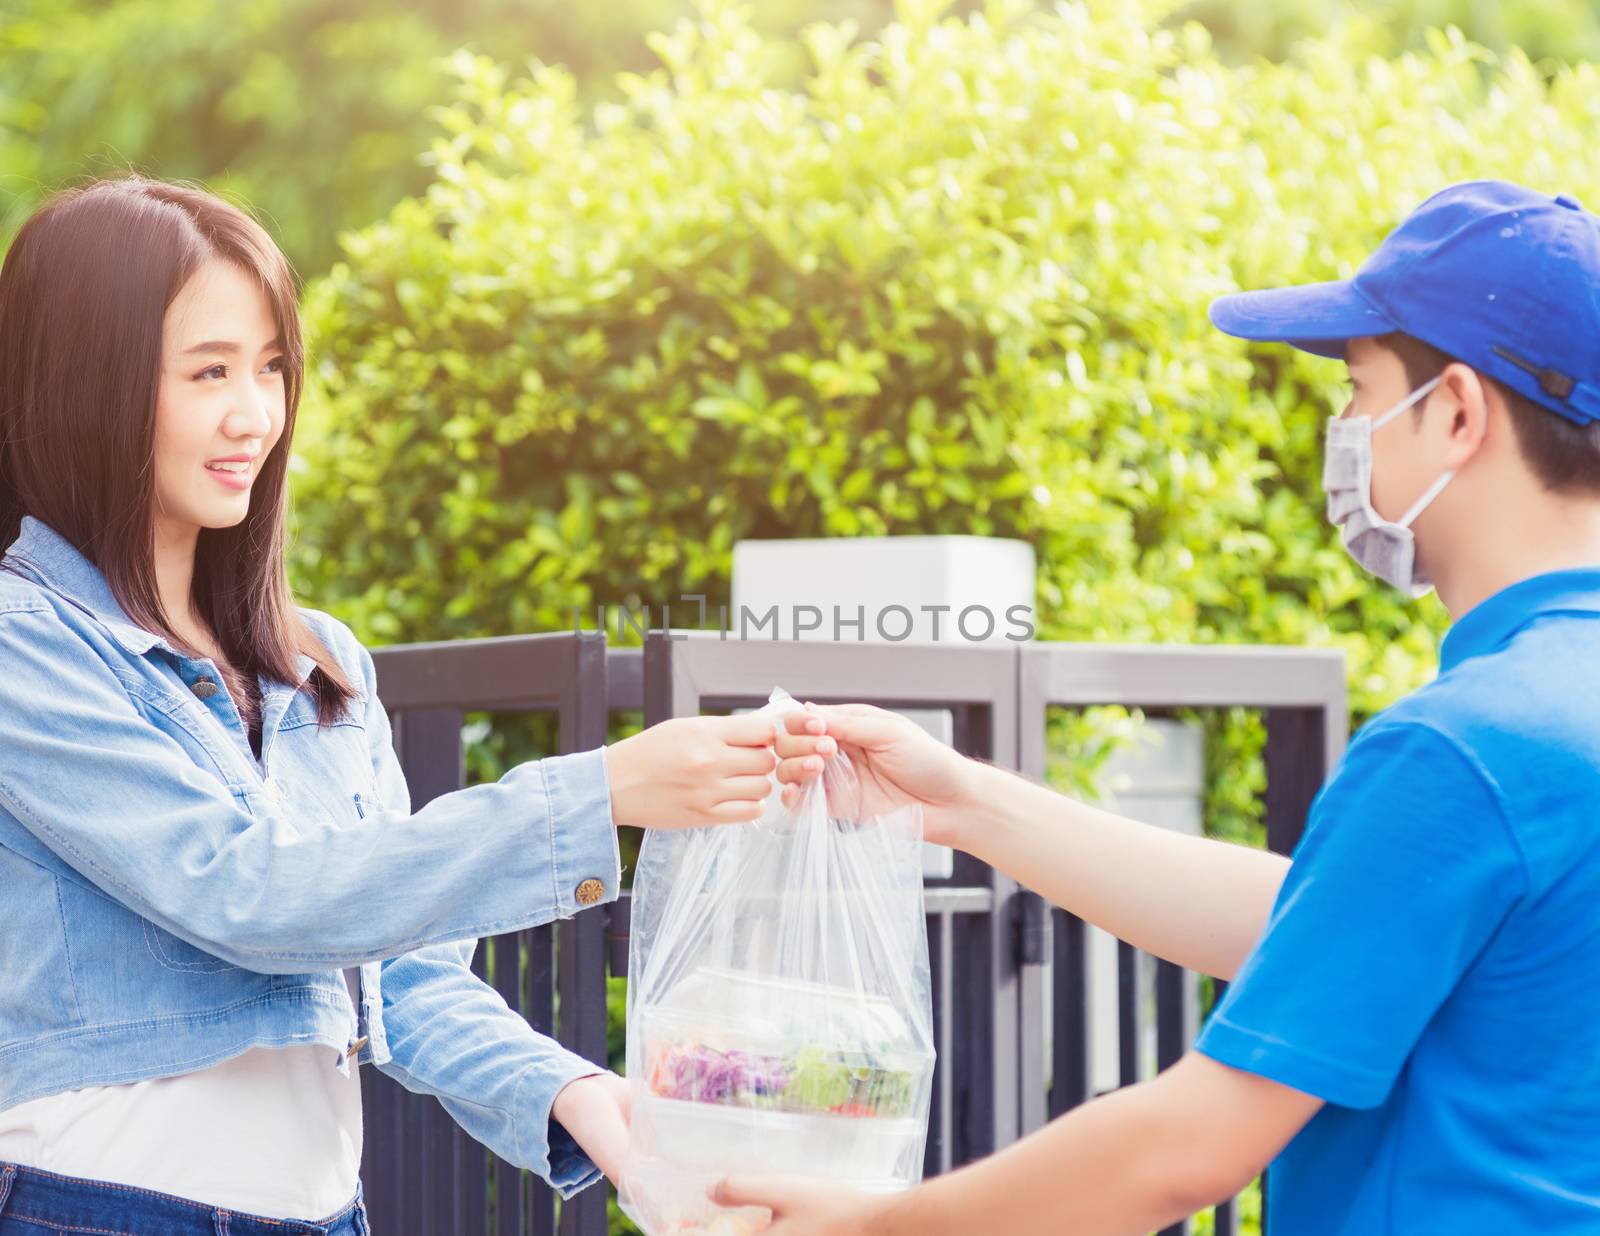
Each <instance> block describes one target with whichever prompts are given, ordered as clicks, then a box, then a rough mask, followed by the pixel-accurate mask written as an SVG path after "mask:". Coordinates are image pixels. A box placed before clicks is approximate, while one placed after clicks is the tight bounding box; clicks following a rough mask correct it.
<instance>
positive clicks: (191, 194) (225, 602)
mask: <svg viewBox="0 0 1600 1236" xmlns="http://www.w3.org/2000/svg"><path fill="white" fill-rule="evenodd" d="M217 258H220V259H223V260H226V261H229V262H232V263H234V264H235V265H237V266H239V267H240V268H241V269H243V270H245V271H246V272H248V273H249V274H250V275H252V276H253V277H254V278H255V279H256V280H257V282H258V283H259V284H260V286H261V289H262V291H263V292H264V293H265V294H266V297H267V300H268V301H269V303H270V304H271V306H272V312H273V316H274V317H275V318H276V320H277V327H278V333H279V337H280V338H281V340H282V342H283V347H284V362H283V363H284V373H285V384H286V385H285V393H286V408H285V419H284V426H283V433H282V435H281V436H280V437H279V439H278V442H277V445H276V447H275V448H274V450H273V451H272V453H271V454H270V455H268V456H267V458H266V461H265V463H264V464H263V465H262V468H261V472H260V475H259V476H258V477H257V479H256V483H255V486H254V488H253V490H252V492H251V494H250V507H249V512H248V514H246V516H245V518H244V519H243V520H241V521H240V522H239V523H238V524H237V525H235V526H233V527H231V528H202V529H201V530H200V537H199V542H198V544H197V546H196V548H195V564H194V580H193V604H194V607H195V611H196V613H198V614H199V615H200V617H202V618H203V619H204V620H205V622H206V623H207V624H208V625H209V626H210V628H211V630H212V631H213V632H214V633H215V635H216V638H217V640H218V642H219V644H220V645H221V648H222V652H223V655H224V656H225V657H226V658H227V661H228V665H227V666H223V667H219V668H220V669H222V671H223V673H224V674H225V675H227V676H228V678H229V684H228V685H229V687H230V688H233V689H234V690H233V695H234V699H235V701H236V702H238V703H239V704H240V706H241V709H242V710H246V709H247V710H248V712H247V715H249V714H253V713H254V711H255V706H256V691H255V690H254V684H255V675H256V674H262V675H265V676H266V677H268V678H272V679H275V680H277V681H279V682H294V681H295V678H296V674H295V658H296V655H297V654H299V653H304V654H306V655H307V656H309V657H310V658H311V659H312V660H313V661H315V662H316V665H317V668H316V669H315V670H313V671H312V673H311V677H310V680H309V681H308V683H307V684H306V689H307V690H309V691H310V692H311V693H312V695H313V696H314V697H315V699H316V701H317V716H318V719H319V721H321V723H322V724H324V725H326V724H331V723H332V722H333V721H334V720H336V719H337V718H338V716H339V715H340V714H341V713H342V712H343V711H344V709H345V708H346V707H347V706H348V705H349V704H350V703H351V701H353V700H354V699H355V698H356V692H355V691H354V690H353V689H352V687H351V685H350V683H349V681H348V679H347V678H346V677H345V675H344V673H343V672H342V671H341V669H340V667H339V663H338V662H337V661H336V660H335V659H334V657H333V655H332V653H331V652H330V651H329V650H328V649H327V648H326V647H325V646H324V645H323V643H322V641H321V640H319V639H318V638H317V636H316V635H315V634H314V633H313V632H312V631H311V630H310V628H309V627H308V626H307V625H306V622H305V620H304V619H303V618H302V617H301V616H300V614H299V613H298V611H297V610H296V609H295V605H294V600H293V597H292V596H291V594H290V591H289V581H288V575H287V572H286V570H285V567H284V547H285V544H286V540H287V536H286V533H285V527H284V523H285V520H284V514H285V511H284V508H285V489H286V481H287V476H288V466H287V461H288V458H289V445H290V442H291V441H292V439H293V436H294V424H295V413H296V411H297V409H298V407H299V403H300V392H301V389H302V386H303V383H304V376H305V349H304V344H303V342H302V339H301V334H300V316H299V309H298V305H297V292H296V287H295V278H294V271H293V270H292V268H291V267H290V265H289V262H288V259H287V258H285V257H284V256H283V254H282V252H281V251H280V250H279V249H278V247H277V245H276V244H274V243H273V241H272V238H271V237H270V236H268V235H267V232H266V230H265V229H264V228H262V227H261V225H260V224H259V223H257V222H256V221H255V220H254V219H252V218H251V217H250V216H249V215H247V214H246V213H245V212H244V211H242V210H240V209H239V208H238V207H236V206H233V205H231V204H230V203H228V202H225V201H223V200H222V199H221V198H218V197H216V196H214V195H213V194H210V193H207V192H205V191H204V190H202V189H199V188H196V187H193V186H191V185H188V184H172V183H166V182H162V181H157V180H150V179H147V178H145V177H143V176H124V177H118V178H115V179H107V180H96V181H93V182H91V183H88V184H85V185H81V186H77V187H74V188H71V189H67V190H64V191H62V192H60V193H58V194H56V195H55V196H54V197H52V198H51V199H50V200H49V201H47V202H46V203H45V204H44V205H43V206H41V207H40V208H39V209H38V210H37V211H36V212H35V213H34V214H33V215H32V216H31V217H30V218H29V219H28V221H27V222H26V223H24V224H23V226H22V228H21V230H20V231H19V232H18V233H17V235H16V237H15V239H13V241H12V242H11V248H10V251H9V252H8V253H7V254H6V258H5V264H4V266H3V267H0V549H3V548H4V547H5V546H7V545H9V544H11V542H12V541H14V540H15V539H16V537H17V533H18V532H19V530H20V528H21V523H22V516H23V515H24V514H27V515H32V516H33V517H34V518H36V519H38V520H40V521H41V522H43V523H45V524H48V525H49V526H50V527H51V528H52V529H54V530H55V531H56V532H57V533H58V534H60V535H61V536H62V537H63V538H65V539H66V540H67V541H69V542H70V543H71V544H72V545H74V546H76V547H77V549H78V550H79V552H80V553H82V554H83V555H84V557H86V558H87V559H89V561H90V562H92V563H93V564H94V565H95V566H96V567H97V568H98V569H99V571H100V572H101V574H102V575H104V576H105V578H106V582H107V584H108V585H109V586H110V588H111V591H112V594H113V595H114V596H115V597H116V599H117V602H118V604H120V605H121V606H122V608H123V610H124V611H125V612H126V613H127V615H128V617H129V618H130V619H132V621H133V622H135V623H136V624H137V625H139V626H141V627H143V628H144V629H145V630H147V631H150V632H151V633H153V634H155V635H159V636H162V637H163V638H166V639H167V640H168V641H169V642H171V643H172V644H173V645H174V646H176V647H179V648H184V649H185V650H186V651H188V652H190V653H197V650H195V649H193V648H188V647H187V645H186V643H185V641H183V640H182V639H181V638H180V637H179V636H178V635H177V634H176V633H175V632H174V631H173V629H172V626H171V624H170V622H169V621H168V618H167V615H166V613H165V611H164V610H163V608H162V605H161V599H160V594H159V591H158V589H157V587H156V576H155V467H154V457H153V452H154V442H155V418H156V399H157V393H158V390H159V386H160V379H161V342H162V340H161V335H162V321H163V318H164V317H165V315H166V311H167V307H168V306H169V305H170V304H171V303H172V301H173V298H174V297H176V296H177V294H178V292H179V291H180V290H181V289H182V288H183V286H184V284H185V283H187V282H188V280H189V279H190V278H191V277H192V276H193V275H194V273H195V272H196V271H197V270H198V269H199V268H200V267H201V266H202V265H203V264H204V263H205V262H207V261H209V260H212V259H217ZM130 464H132V465H133V466H130Z"/></svg>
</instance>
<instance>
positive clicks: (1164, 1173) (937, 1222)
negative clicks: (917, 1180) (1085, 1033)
mask: <svg viewBox="0 0 1600 1236" xmlns="http://www.w3.org/2000/svg"><path fill="white" fill-rule="evenodd" d="M1168 1108H1169V1105H1167V1104H1164V1103H1163V1102H1162V1098H1161V1093H1160V1089H1159V1088H1158V1087H1155V1086H1153V1085H1149V1084H1147V1085H1144V1086H1131V1087H1128V1088H1127V1089H1124V1090H1118V1091H1115V1092H1113V1093H1111V1094H1108V1095H1106V1096H1104V1097H1103V1098H1099V1099H1096V1100H1094V1101H1093V1102H1091V1103H1087V1104H1085V1105H1084V1106H1082V1107H1080V1108H1078V1109H1077V1110H1076V1111H1073V1112H1070V1113H1068V1114H1067V1115H1065V1116H1063V1117H1061V1118H1060V1119H1058V1120H1056V1121H1054V1122H1053V1123H1051V1124H1049V1125H1047V1126H1045V1127H1044V1128H1043V1129H1040V1130H1039V1131H1038V1132H1036V1133H1033V1134H1031V1135H1030V1136H1028V1137H1026V1138H1024V1139H1023V1140H1021V1141H1020V1142H1016V1143H1014V1144H1013V1145H1011V1146H1009V1147H1007V1148H1006V1149H1004V1150H1001V1151H999V1152H997V1153H996V1154H993V1155H991V1156H990V1157H989V1158H987V1159H984V1160H983V1161H982V1162H980V1163H976V1164H973V1165H972V1166H970V1167H964V1168H962V1169H961V1170H959V1171H956V1172H952V1173H950V1174H949V1175H945V1176H940V1177H938V1178H937V1179H934V1180H931V1181H928V1182H927V1183H926V1184H923V1185H920V1186H918V1187H917V1188H916V1189H913V1190H911V1191H910V1192H908V1193H904V1194H901V1195H899V1196H898V1197H895V1198H893V1199H890V1200H888V1201H886V1202H884V1203H882V1204H881V1205H880V1206H878V1207H877V1208H875V1210H874V1212H873V1214H872V1217H871V1219H870V1220H869V1221H868V1224H867V1227H866V1231H867V1232H869V1233H870V1234H871V1236H971V1234H972V1233H975V1232H1016V1233H1019V1234H1021V1233H1027V1232H1052V1233H1054V1232H1064V1233H1072V1236H1121V1234H1124V1233H1125V1234H1126V1236H1145V1234H1146V1233H1148V1232H1152V1231H1155V1230H1157V1229H1159V1228H1162V1227H1165V1226H1167V1225H1168V1224H1170V1223H1174V1222H1176V1221H1177V1220H1179V1219H1181V1218H1183V1217H1184V1216H1186V1215H1189V1214H1192V1213H1193V1212H1194V1211H1196V1210H1198V1209H1200V1208H1201V1207H1203V1206H1206V1205H1209V1204H1211V1203H1212V1202H1214V1201H1216V1200H1217V1198H1216V1197H1211V1196H1209V1193H1210V1192H1213V1191H1215V1190H1214V1189H1213V1188H1211V1182H1209V1181H1207V1180H1206V1179H1205V1177H1204V1175H1203V1172H1202V1171H1201V1170H1200V1168H1199V1167H1197V1159H1196V1156H1195V1155H1194V1154H1193V1153H1192V1149H1191V1146H1190V1143H1189V1142H1188V1141H1187V1140H1186V1132H1185V1129H1184V1128H1183V1125H1182V1122H1181V1121H1179V1120H1175V1119H1174V1118H1173V1113H1172V1112H1171V1111H1170V1110H1168ZM1219 1196H1220V1193H1219Z"/></svg>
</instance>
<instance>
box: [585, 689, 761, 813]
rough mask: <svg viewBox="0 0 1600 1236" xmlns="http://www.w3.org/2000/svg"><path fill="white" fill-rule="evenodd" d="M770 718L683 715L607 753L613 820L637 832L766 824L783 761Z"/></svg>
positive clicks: (663, 722) (609, 749)
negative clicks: (765, 810) (775, 774)
mask: <svg viewBox="0 0 1600 1236" xmlns="http://www.w3.org/2000/svg"><path fill="white" fill-rule="evenodd" d="M772 739H773V725H772V720H771V718H769V717H758V716H755V715H753V714H746V715H744V716H738V717H675V718H673V719H672V720H671V721H662V722H660V723H659V724H657V725H652V726H651V727H650V728H649V729H647V730H641V731H640V732H639V733H637V734H634V735H633V736H632V737H630V738H624V739H623V740H622V741H621V742H619V743H615V744H613V745H612V746H610V747H607V748H606V774H607V776H608V777H609V778H610V781H611V818H612V820H614V821H615V822H616V823H617V824H618V825H632V826H634V827H637V828H699V827H701V826H703V825H706V824H737V823H740V822H743V821H748V820H754V819H759V818H760V816H761V810H762V804H763V802H764V801H765V799H766V797H767V795H768V794H769V793H770V792H771V790H772V783H771V781H769V780H768V777H769V776H770V775H771V773H772V769H773V767H774V766H775V764H776V763H777V757H776V756H775V755H774V754H773V752H772V747H771V743H772Z"/></svg>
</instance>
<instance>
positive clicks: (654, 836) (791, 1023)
mask: <svg viewBox="0 0 1600 1236" xmlns="http://www.w3.org/2000/svg"><path fill="white" fill-rule="evenodd" d="M799 707H800V704H799V703H798V702H796V701H795V700H794V699H792V698H791V697H790V696H789V695H788V693H787V692H785V691H784V690H783V689H782V688H779V689H777V690H775V691H773V693H772V697H771V699H770V701H769V702H768V703H767V705H766V706H765V707H764V708H762V709H761V710H760V712H761V714H762V715H769V716H772V717H774V718H777V717H779V716H782V715H783V714H784V713H787V712H791V711H794V710H796V709H798V708H799ZM773 784H774V792H773V794H772V795H771V796H770V797H769V798H768V800H767V806H766V810H765V812H764V814H763V815H762V817H761V819H760V820H759V821H758V822H756V823H754V824H750V825H743V826H741V825H723V826H719V827H715V828H702V829H689V830H683V831H662V832H657V831H652V832H649V833H647V834H646V836H645V840H644V846H643V848H642V849H641V851H640V854H639V864H638V867H637V869H636V870H635V873H634V884H633V911H632V919H631V923H632V925H631V928H630V931H631V935H632V939H631V942H630V953H629V962H628V1044H627V1054H628V1063H627V1072H628V1079H629V1086H630V1090H631V1098H632V1121H631V1126H630V1141H629V1147H628V1155H627V1159H626V1162H625V1163H624V1166H623V1171H622V1182H621V1191H620V1195H621V1203H622V1209H623V1211H624V1213H626V1214H627V1215H628V1216H629V1218H631V1219H633V1221H634V1222H635V1223H637V1224H638V1225H639V1226H640V1227H641V1228H642V1229H643V1230H644V1232H645V1233H646V1236H688V1234H690V1233H695V1234H704V1236H725V1234H726V1236H734V1234H739V1233H745V1232H754V1231H759V1230H760V1228H761V1227H762V1226H764V1225H765V1221H766V1219H767V1214H766V1212H765V1211H764V1210H751V1209H747V1210H742V1211H730V1210H722V1209H719V1208H718V1207H716V1206H715V1205H713V1204H712V1203H711V1202H710V1200H709V1199H708V1198H707V1195H706V1190H707V1188H708V1186H710V1185H711V1184H712V1183H713V1182H714V1181H716V1180H718V1179H719V1178H721V1177H723V1176H736V1175H749V1174H756V1175H768V1174H779V1175H794V1176H802V1177H808V1178H811V1179H817V1180H827V1181H831V1182H836V1183H838V1184H841V1185H847V1186H850V1187H853V1188H858V1189H863V1190H868V1191H872V1192H883V1191H890V1190H896V1189H903V1188H906V1187H909V1186H910V1185H912V1184H915V1183H916V1182H917V1181H918V1180H919V1179H921V1176H922V1162H923V1147H924V1144H925V1142H926V1139H927V1132H928V1104H929V1100H930V1098H931V1095H932V1079H933V1061H934V1048H933V1006H932V999H931V990H932V984H931V979H930V975H929V969H928V940H927V926H926V920H925V918H924V909H923V898H922V809H921V807H918V806H913V807H907V808H903V809H901V810H898V811H895V812H893V813H891V814H889V815H884V816H878V817H876V818H873V819H868V820H858V819H857V818H856V817H857V816H858V815H859V812H857V811H855V810H854V804H856V803H857V802H858V801H859V785H858V783H857V781H856V778H855V773H854V770H853V769H852V768H851V767H850V765H849V763H848V761H847V759H846V758H845V757H844V756H843V755H839V756H835V757H834V758H832V759H830V760H829V761H828V762H827V764H826V765H825V768H824V773H823V777H822V778H819V779H817V780H813V781H811V782H809V783H807V785H806V786H805V787H804V789H803V790H802V792H801V795H800V797H799V798H798V799H797V800H796V802H795V804H794V806H793V807H788V808H786V807H784V806H783V804H782V800H781V797H780V795H779V794H778V793H777V790H776V786H777V782H776V778H774V782H773ZM830 802H831V803H832V804H834V807H835V809H838V810H840V811H841V814H842V815H843V816H844V818H833V817H830V815H829V806H828V804H829V803H830ZM841 804H844V806H843V807H842V808H841Z"/></svg>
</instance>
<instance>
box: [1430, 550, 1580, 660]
mask: <svg viewBox="0 0 1600 1236" xmlns="http://www.w3.org/2000/svg"><path fill="white" fill-rule="evenodd" d="M1557 613H1567V614H1600V567H1573V568H1571V569H1569V570H1565V571H1550V572H1548V573H1546V574H1544V575H1534V576H1532V577H1531V578H1528V579H1524V580H1521V581H1519V582H1518V583H1515V584H1512V585H1511V586H1510V587H1508V588H1502V589H1501V590H1500V591H1499V592H1497V593H1495V594H1494V595H1493V596H1491V597H1489V598H1488V599H1486V600H1483V601H1480V602H1479V603H1478V604H1477V605H1475V606H1473V607H1472V608H1471V609H1470V610H1468V611H1467V612H1466V613H1465V614H1463V615H1462V616H1461V618H1460V619H1459V620H1458V621H1457V622H1456V624H1455V625H1454V626H1452V627H1451V628H1450V630H1449V631H1448V632H1446V634H1445V637H1444V642H1443V643H1442V644H1440V646H1439V672H1440V673H1444V672H1445V671H1446V670H1449V669H1452V668H1454V667H1455V666H1457V665H1459V664H1461V662H1463V661H1465V660H1467V659H1468V658H1469V657H1479V656H1483V655H1484V654H1485V653H1490V652H1494V651H1495V650H1496V649H1499V648H1501V647H1503V646H1504V645H1505V644H1506V642H1507V641H1508V640H1510V638H1511V637H1512V636H1513V635H1515V634H1516V633H1517V632H1518V631H1520V630H1522V628H1523V627H1525V626H1527V625H1528V624H1529V623H1530V622H1532V621H1533V620H1534V619H1536V618H1540V617H1542V616H1544V615H1545V614H1557Z"/></svg>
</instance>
